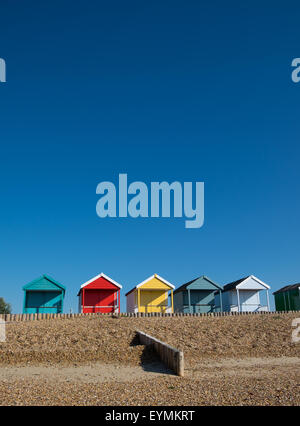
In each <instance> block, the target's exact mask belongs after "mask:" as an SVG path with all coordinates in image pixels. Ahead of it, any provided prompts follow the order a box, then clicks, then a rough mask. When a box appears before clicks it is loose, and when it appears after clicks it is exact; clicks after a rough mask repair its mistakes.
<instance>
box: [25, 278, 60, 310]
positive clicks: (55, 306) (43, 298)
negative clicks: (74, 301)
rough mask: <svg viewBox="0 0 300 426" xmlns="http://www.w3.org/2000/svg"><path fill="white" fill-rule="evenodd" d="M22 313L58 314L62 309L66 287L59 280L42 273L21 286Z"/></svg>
mask: <svg viewBox="0 0 300 426" xmlns="http://www.w3.org/2000/svg"><path fill="white" fill-rule="evenodd" d="M23 290H24V303H23V313H24V314H45V313H46V314H59V313H62V311H63V303H64V297H65V292H66V289H65V287H64V286H63V285H62V284H60V283H59V282H57V281H55V280H54V279H53V278H50V277H49V276H48V275H42V276H41V277H39V278H37V279H36V280H34V281H31V282H30V283H28V284H27V285H25V286H24V287H23Z"/></svg>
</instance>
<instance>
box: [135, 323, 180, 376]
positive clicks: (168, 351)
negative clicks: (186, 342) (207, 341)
mask: <svg viewBox="0 0 300 426" xmlns="http://www.w3.org/2000/svg"><path fill="white" fill-rule="evenodd" d="M137 335H138V338H139V341H140V343H141V344H142V345H150V346H153V348H154V350H155V352H156V353H157V354H158V356H159V358H160V360H161V361H162V362H163V363H164V364H165V365H166V366H167V367H169V368H170V369H171V370H173V371H175V373H176V374H177V376H181V377H183V376H184V357H183V352H182V351H180V350H179V349H176V348H173V346H170V345H168V344H167V343H164V342H162V341H161V340H158V339H156V338H155V337H152V336H150V335H149V334H146V333H144V332H143V331H139V330H137Z"/></svg>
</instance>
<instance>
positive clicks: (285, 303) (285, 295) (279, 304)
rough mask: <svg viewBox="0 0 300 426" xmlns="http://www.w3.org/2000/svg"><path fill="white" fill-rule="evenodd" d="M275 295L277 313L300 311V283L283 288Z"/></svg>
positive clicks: (275, 292)
mask: <svg viewBox="0 0 300 426" xmlns="http://www.w3.org/2000/svg"><path fill="white" fill-rule="evenodd" d="M273 295H274V298H275V309H276V311H300V283H299V284H292V285H287V286H285V287H282V288H280V289H279V290H277V291H274V293H273Z"/></svg>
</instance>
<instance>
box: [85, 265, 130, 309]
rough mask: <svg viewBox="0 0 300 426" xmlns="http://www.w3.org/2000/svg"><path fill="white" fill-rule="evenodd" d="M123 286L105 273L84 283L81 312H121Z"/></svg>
mask: <svg viewBox="0 0 300 426" xmlns="http://www.w3.org/2000/svg"><path fill="white" fill-rule="evenodd" d="M121 288H122V286H121V285H120V284H118V283H117V282H116V281H114V280H112V279H111V278H109V277H108V276H107V275H105V274H103V272H102V273H101V274H100V275H97V276H96V277H94V278H92V279H91V280H89V281H87V282H86V283H84V284H82V286H81V288H80V290H79V293H78V295H77V296H78V297H79V308H78V310H79V312H80V313H91V312H101V313H119V312H120V291H121Z"/></svg>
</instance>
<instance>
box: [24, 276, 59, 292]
mask: <svg viewBox="0 0 300 426" xmlns="http://www.w3.org/2000/svg"><path fill="white" fill-rule="evenodd" d="M23 290H31V291H34V290H37V291H58V290H63V291H64V292H65V290H66V288H65V287H64V286H63V285H62V284H60V283H59V282H57V281H56V280H54V279H53V278H51V277H49V276H48V275H42V276H41V277H39V278H37V279H35V280H33V281H31V282H30V283H28V284H26V285H24V286H23Z"/></svg>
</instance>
